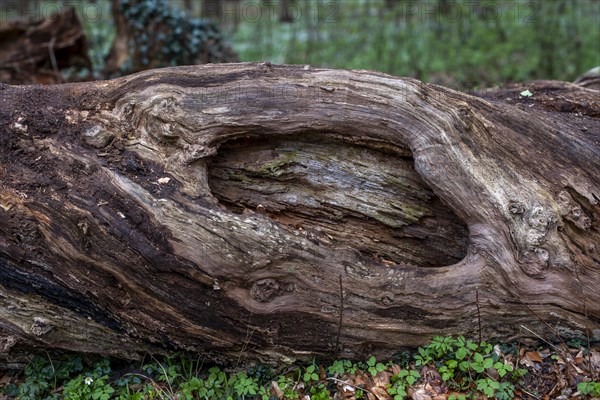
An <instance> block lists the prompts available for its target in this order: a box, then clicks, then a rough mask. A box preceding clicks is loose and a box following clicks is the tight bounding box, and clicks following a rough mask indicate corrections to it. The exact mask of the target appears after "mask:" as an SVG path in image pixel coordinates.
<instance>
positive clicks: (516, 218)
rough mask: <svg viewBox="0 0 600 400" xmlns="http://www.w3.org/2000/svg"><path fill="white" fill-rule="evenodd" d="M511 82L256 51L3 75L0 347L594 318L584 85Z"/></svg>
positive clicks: (380, 344) (227, 345) (220, 349)
mask: <svg viewBox="0 0 600 400" xmlns="http://www.w3.org/2000/svg"><path fill="white" fill-rule="evenodd" d="M529 87H530V90H531V91H532V92H533V93H534V95H533V97H531V98H524V97H520V96H519V95H518V93H519V90H516V89H512V90H507V91H504V92H494V93H491V94H489V99H488V100H483V99H480V98H477V97H473V96H469V95H466V94H461V93H458V92H455V91H452V90H449V89H445V88H443V87H439V86H432V85H425V84H423V83H420V82H418V81H415V80H411V79H400V78H394V77H390V76H387V75H383V74H378V73H374V72H366V71H356V72H349V71H335V70H322V69H315V68H311V67H308V66H307V67H296V66H273V65H271V64H268V63H265V64H231V65H207V66H196V67H181V68H169V69H162V70H152V71H147V72H142V73H139V74H136V75H132V76H127V77H124V78H120V79H116V80H112V81H105V82H95V83H85V84H71V85H60V86H50V87H35V86H24V87H11V86H0V98H1V103H0V118H1V119H2V125H1V128H0V129H1V130H0V133H1V134H0V177H1V183H2V186H1V191H0V206H1V208H0V216H1V218H0V284H1V286H0V305H1V307H0V328H1V330H2V333H1V335H2V337H1V338H0V350H1V351H2V352H3V354H4V356H5V357H9V355H10V354H11V352H16V351H18V350H19V349H22V348H27V347H31V346H34V347H44V348H64V349H70V350H77V351H85V352H97V353H105V354H113V355H118V356H123V357H137V356H139V355H140V354H142V353H144V352H161V351H172V350H175V349H184V350H187V351H196V352H205V353H211V354H217V355H220V356H222V357H225V358H227V357H229V358H236V359H237V358H238V357H242V356H243V357H249V358H262V359H264V360H274V359H278V358H284V357H292V358H297V357H311V356H313V355H315V354H326V355H336V356H338V357H352V356H361V355H363V354H364V353H377V352H380V351H388V350H390V349H397V348H399V347H405V346H415V345H419V344H421V343H423V342H424V341H426V340H427V339H428V338H429V337H431V336H432V335H436V334H440V335H450V334H464V335H471V336H476V335H477V334H478V330H479V328H478V325H481V329H482V332H481V333H482V334H483V335H484V337H498V338H503V339H507V338H514V337H518V336H530V335H531V333H530V332H529V331H527V330H525V329H522V328H521V325H523V326H525V327H526V328H527V329H530V330H532V331H534V332H536V333H538V334H540V335H542V336H544V337H550V336H551V335H553V332H552V331H550V329H549V327H552V328H553V329H555V330H556V332H558V333H560V334H561V335H563V337H570V336H585V335H586V334H589V335H590V336H591V337H592V338H593V339H600V290H599V288H598V282H600V253H599V251H600V249H599V244H600V205H599V203H598V201H599V198H600V187H599V176H600V143H599V142H600V122H599V119H598V116H599V114H598V112H599V110H600V104H599V101H598V92H597V91H593V90H590V89H586V88H582V87H579V86H577V85H574V84H567V83H556V82H555V83H552V82H550V83H547V82H546V83H544V82H542V83H538V84H537V86H536V84H532V85H530V86H529ZM538 88H539V90H538ZM521 90H522V89H521ZM506 98H508V99H509V100H510V101H508V102H509V103H513V104H512V105H511V104H505V103H507V101H506V100H505V99H506ZM497 99H501V100H502V101H500V100H497ZM564 104H568V105H569V107H567V108H568V109H563V106H562V105H564ZM477 299H478V300H477ZM478 309H479V312H478ZM478 314H480V318H479V316H478ZM542 321H543V322H542Z"/></svg>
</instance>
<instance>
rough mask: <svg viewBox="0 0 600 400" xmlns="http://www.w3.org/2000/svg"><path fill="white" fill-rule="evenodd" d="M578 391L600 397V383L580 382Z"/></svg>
mask: <svg viewBox="0 0 600 400" xmlns="http://www.w3.org/2000/svg"><path fill="white" fill-rule="evenodd" d="M577 390H578V391H580V392H581V393H583V394H585V395H590V396H594V397H598V396H600V382H579V383H578V384H577Z"/></svg>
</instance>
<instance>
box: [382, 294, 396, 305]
mask: <svg viewBox="0 0 600 400" xmlns="http://www.w3.org/2000/svg"><path fill="white" fill-rule="evenodd" d="M393 302H394V300H393V299H392V298H391V297H390V296H383V297H382V298H381V303H383V305H384V306H389V305H391V304H392V303H393Z"/></svg>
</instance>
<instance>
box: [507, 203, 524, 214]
mask: <svg viewBox="0 0 600 400" xmlns="http://www.w3.org/2000/svg"><path fill="white" fill-rule="evenodd" d="M508 211H509V212H510V213H511V214H523V213H524V212H525V204H523V203H521V202H520V201H511V202H510V203H508Z"/></svg>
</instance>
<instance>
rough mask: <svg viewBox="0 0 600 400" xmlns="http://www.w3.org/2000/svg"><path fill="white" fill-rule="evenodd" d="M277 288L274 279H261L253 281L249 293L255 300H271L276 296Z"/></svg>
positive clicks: (277, 283) (277, 285)
mask: <svg viewBox="0 0 600 400" xmlns="http://www.w3.org/2000/svg"><path fill="white" fill-rule="evenodd" d="M279 289H280V288H279V282H277V281H276V280H275V279H271V278H266V279H261V280H258V281H256V282H254V284H253V285H252V288H251V289H250V295H251V296H252V298H253V299H255V300H256V301H260V302H261V303H266V302H269V301H271V300H273V298H274V297H275V296H277V294H278V293H279Z"/></svg>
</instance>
